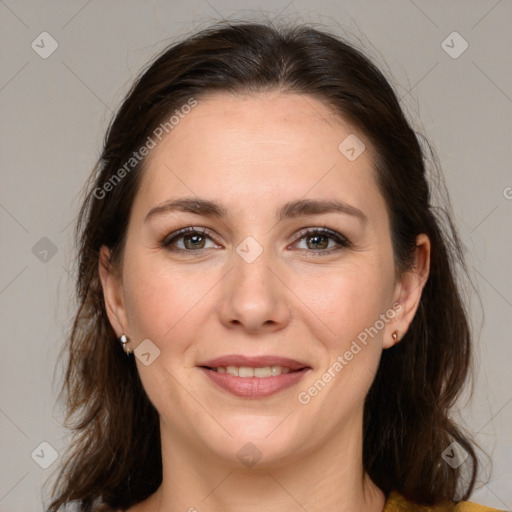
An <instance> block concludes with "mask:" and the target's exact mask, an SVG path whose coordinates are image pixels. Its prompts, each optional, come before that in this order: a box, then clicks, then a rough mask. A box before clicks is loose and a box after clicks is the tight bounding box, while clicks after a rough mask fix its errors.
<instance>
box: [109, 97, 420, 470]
mask: <svg viewBox="0 0 512 512" xmlns="http://www.w3.org/2000/svg"><path fill="white" fill-rule="evenodd" d="M354 135H355V136H357V137H358V139H359V141H362V142H364V144H365V145H366V150H364V151H363V152H362V153H361V154H360V155H359V156H358V157H357V158H356V159H355V160H354V159H353V158H351V159H349V158H347V156H346V155H347V154H348V155H349V156H351V157H352V156H353V155H352V153H351V152H350V150H348V151H349V152H348V153H347V152H345V153H343V152H342V151H340V149H339V145H340V143H341V142H342V141H344V140H345V139H346V138H347V137H348V136H352V137H354ZM350 140H352V139H349V141H350ZM354 140H355V139H354ZM343 147H344V146H343V145H342V149H343ZM356 150H357V148H356ZM184 199H190V200H194V201H195V204H190V202H189V203H187V202H186V201H181V203H179V204H178V205H176V204H175V205H174V207H173V206H172V205H171V203H172V202H174V201H176V200H184ZM201 201H208V202H211V203H215V205H211V204H205V203H204V202H203V203H202V202H201ZM335 202H336V204H337V205H338V207H337V208H332V206H333V205H334V204H335ZM180 205H181V206H180ZM184 229H188V230H189V231H185V232H183V230H184ZM103 253H104V254H105V253H106V249H105V248H104V249H103ZM101 276H102V282H103V287H104V291H105V298H106V302H107V310H108V313H109V317H110V320H111V322H112V325H113V326H114V329H115V330H116V331H117V333H118V334H119V335H120V334H121V333H126V334H127V335H128V336H129V338H130V339H131V344H132V348H134V349H136V348H137V346H139V345H140V344H141V342H143V340H150V341H149V342H148V341H145V342H144V343H146V345H141V347H146V348H145V349H144V352H146V353H148V352H149V353H150V355H149V356H145V359H146V360H149V361H151V363H150V364H149V365H147V366H146V365H145V364H144V363H143V361H144V359H143V358H139V357H136V358H135V360H136V364H137V367H138V371H139V374H140V377H141V380H142V383H143V386H144V388H145V390H146V393H147V395H148V397H149V398H150V400H151V402H152V403H153V404H154V406H155V407H156V409H157V410H158V412H159V414H160V418H161V425H162V435H163V436H168V438H170V439H172V440H174V441H176V440H179V442H180V443H181V446H188V447H189V449H190V450H191V451H194V452H195V453H199V454H201V456H202V457H205V458H212V459H218V460H222V461H224V462H227V463H231V462H233V463H237V464H239V455H240V454H239V452H240V450H242V452H241V453H242V455H243V454H244V452H243V450H249V451H250V450H251V449H249V448H247V447H246V444H247V443H252V444H254V445H255V446H256V447H257V450H258V453H259V454H261V460H260V462H259V464H260V465H264V464H275V463H277V462H283V461H288V460H292V459H294V458H296V457H300V456H302V455H304V454H307V453H310V452H312V451H314V450H316V449H319V447H321V446H324V447H325V446H327V445H331V444H333V443H340V442H341V439H344V438H346V436H347V435H352V434H353V433H354V432H357V431H358V430H359V429H360V426H361V421H362V411H363V403H364V398H365V396H366V394H367V392H368V389H369V387H370V386H371V383H372V381H373V378H374V375H375V372H376V370H377V367H378V364H379V358H380V356H381V352H382V350H383V349H385V348H387V347H389V346H390V345H391V344H392V342H393V340H392V332H393V331H394V330H398V331H399V332H400V333H401V334H403V333H404V331H405V330H406V329H407V326H408V325H409V322H410V321H411V319H412V316H413V314H414V311H415V309H416V307H417V302H418V300H419V293H421V281H418V280H415V279H416V278H414V276H413V277H411V276H401V277H398V276H396V275H395V270H394V261H393V251H392V245H391V239H390V226H389V218H388V215H387V211H386V204H385V202H384V199H383V197H382V195H381V194H380V192H379V190H378V187H377V184H376V180H375V176H374V170H373V160H372V156H371V154H370V145H369V142H368V141H366V140H365V138H364V135H363V134H360V133H357V132H355V130H354V129H353V128H351V127H350V126H349V125H348V124H346V123H344V122H343V121H342V120H341V119H339V117H337V116H335V115H334V113H333V112H332V111H331V110H330V109H329V108H328V107H327V106H325V105H324V104H323V103H321V102H319V101H318V100H316V99H314V98H311V97H307V96H303V95H296V94H283V93H278V92H273V93H265V94H263V93H261V94H257V95H253V96H244V97H234V96H227V95H212V96H210V97H207V98H205V99H201V100H200V101H199V102H198V105H197V106H196V107H195V108H193V109H192V111H191V112H190V113H189V114H187V115H186V116H185V117H184V118H183V119H182V120H181V121H180V122H179V124H178V125H177V126H175V127H174V129H173V130H172V131H171V132H170V133H169V134H168V135H167V136H166V138H164V139H163V140H162V142H161V143H159V145H157V147H156V148H155V149H154V150H152V152H151V153H150V155H149V156H148V158H147V160H146V167H145V170H144V173H143V177H142V181H141V185H140V189H139V191H138V193H137V196H136V199H135V201H134V204H133V207H132V211H131V216H130V220H129V226H128V232H127V238H126V244H125V248H124V255H123V262H122V269H121V271H120V272H119V273H118V274H116V273H115V272H108V271H107V270H105V268H103V269H102V270H101ZM397 302H399V304H397ZM148 348H149V350H148ZM158 352H159V355H158V357H155V356H156V355H157V354H158ZM228 366H229V367H230V368H227V367H228ZM240 367H241V369H240ZM237 372H238V376H236V374H237ZM253 374H256V375H255V376H252V377H251V375H253ZM244 447H245V448H244ZM253 450H254V449H253Z"/></svg>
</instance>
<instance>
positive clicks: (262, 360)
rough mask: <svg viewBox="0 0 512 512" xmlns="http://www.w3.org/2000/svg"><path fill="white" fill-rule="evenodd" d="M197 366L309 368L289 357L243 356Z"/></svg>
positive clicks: (212, 360) (206, 362)
mask: <svg viewBox="0 0 512 512" xmlns="http://www.w3.org/2000/svg"><path fill="white" fill-rule="evenodd" d="M197 366H202V367H205V368H218V367H224V368H226V367H228V366H238V367H240V366H247V367H249V368H263V367H265V366H281V367H283V368H289V369H290V370H292V371H293V370H301V369H302V368H309V366H308V365H307V364H305V363H301V362H300V361H296V360H295V359H290V358H288V357H279V356H258V357H246V356H242V355H236V354H233V355H229V356H222V357H218V358H216V359H210V360H209V361H205V362H203V363H199V364H198V365H197Z"/></svg>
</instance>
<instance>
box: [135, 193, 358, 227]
mask: <svg viewBox="0 0 512 512" xmlns="http://www.w3.org/2000/svg"><path fill="white" fill-rule="evenodd" d="M173 212H187V213H195V214H197V215H202V216H204V217H213V218H219V219H223V218H226V217H227V216H228V212H227V210H226V208H225V207H224V206H222V205H221V204H219V203H217V202H215V201H209V200H207V199H201V198H198V197H191V198H187V197H184V198H180V199H175V200H169V201H166V202H165V203H163V204H161V205H159V206H155V207H154V208H152V209H151V210H150V211H149V212H148V214H147V215H146V217H145V219H144V221H145V222H146V221H148V220H149V219H150V218H151V217H154V216H156V215H162V214H166V213H173ZM325 213H342V214H345V215H351V216H353V217H356V218H358V219H359V220H361V221H362V222H363V223H367V222H368V217H367V216H366V215H365V214H364V213H363V212H362V211H361V210H359V209H358V208H356V207H354V206H351V205H349V204H347V203H344V202H343V201H338V200H324V199H298V200H296V201H289V202H288V203H285V204H284V205H283V206H282V207H281V208H280V209H279V210H278V212H277V215H276V217H277V220H278V221H282V220H284V219H288V218H295V217H301V216H305V215H321V214H325Z"/></svg>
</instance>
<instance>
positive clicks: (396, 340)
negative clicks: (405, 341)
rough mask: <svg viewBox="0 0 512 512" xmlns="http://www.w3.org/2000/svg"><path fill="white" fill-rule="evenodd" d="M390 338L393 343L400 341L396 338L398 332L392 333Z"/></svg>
mask: <svg viewBox="0 0 512 512" xmlns="http://www.w3.org/2000/svg"><path fill="white" fill-rule="evenodd" d="M391 337H392V338H393V341H394V342H395V343H398V342H399V341H400V338H399V337H398V331H393V334H392V335H391Z"/></svg>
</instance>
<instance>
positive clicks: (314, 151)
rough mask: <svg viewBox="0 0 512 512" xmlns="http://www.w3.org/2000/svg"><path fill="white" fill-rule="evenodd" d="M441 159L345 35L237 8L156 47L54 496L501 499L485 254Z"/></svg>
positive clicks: (104, 197) (411, 503)
mask: <svg viewBox="0 0 512 512" xmlns="http://www.w3.org/2000/svg"><path fill="white" fill-rule="evenodd" d="M424 160H425V158H424V154H423V151H422V149H421V147H420V145H419V143H418V139H417V137H416V135H415V133H414V132H413V131H412V129H411V128H410V126H409V124H408V122H407V121H406V119H405V117H404V115H403V113H402V111H401V108H400V106H399V104H398V101H397V99H396V96H395V94H394V92H393V91H392V89H391V87H390V85H389V84H388V82H387V81H386V79H385V78H384V77H383V75H382V74H381V73H380V72H379V71H378V70H377V69H376V67H375V66H374V65H373V64H372V63H371V62H369V61H368V59H367V58H366V57H364V56H363V55H362V54H361V53H359V52H358V51H357V50H355V49H354V48H352V47H351V46H350V45H348V44H346V43H344V42H342V41H340V40H339V39H338V38H336V37H334V36H332V35H329V34H327V33H325V32H321V31H318V30H315V29H312V28H308V27H306V26H302V27H295V28H293V27H292V28H280V29H276V28H275V27H272V26H265V25H261V24H249V23H247V24H244V23H241V24H224V25H220V26H214V27H211V28H210V29H207V30H205V31H202V32H200V33H198V34H196V35H194V36H192V37H191V38H189V39H187V40H185V41H183V42H181V43H179V44H176V45H173V46H171V47H170V48H168V49H167V50H166V51H165V52H164V53H163V54H162V55H161V56H159V57H158V58H157V59H156V60H155V62H154V63H152V64H151V66H149V67H148V69H147V70H146V71H145V72H144V73H143V74H142V75H141V77H140V78H139V79H138V80H137V82H136V83H135V85H134V86H133V88H132V90H131V91H130V92H129V94H128V96H127V98H126V99H125V101H124V103H123V104H122V106H121V108H120V110H119V112H118V113H117V115H116V117H115V119H114V120H113V122H112V125H111V127H110V129H109V131H108V134H107V136H106V140H105V147H104V151H103V154H102V156H101V159H100V161H99V163H98V165H97V167H96V169H95V173H94V175H93V177H92V180H91V184H90V188H89V192H88V194H87V198H86V200H85V203H84V205H83V207H82V210H81V216H80V222H79V226H78V235H79V249H80V254H79V275H78V281H77V290H78V297H79V301H80V307H79V310H78V312H77V315H76V318H75V322H74V325H73V329H72V332H71V334H70V338H69V344H68V348H69V362H68V367H67V373H66V390H67V394H68V395H67V396H68V402H67V403H68V411H69V416H68V419H70V418H75V422H74V428H75V430H76V434H77V436H76V439H75V440H74V443H73V445H72V448H71V451H70V452H69V454H68V457H67V460H66V462H65V464H64V465H63V467H62V471H61V474H60V476H59V479H58V482H57V484H58V486H57V489H55V491H54V496H53V498H54V499H53V502H52V504H51V505H50V507H49V508H48V510H49V511H51V512H56V511H57V510H60V508H61V507H62V506H64V505H66V504H68V503H71V502H77V503H78V504H79V507H80V508H79V510H83V511H90V510H128V511H129V512H150V511H157V510H161V511H164V510H165V511H169V512H171V511H172V512H174V511H178V510H183V511H185V510H188V511H195V510H199V511H234V510H237V511H253V510H261V509H267V510H272V511H278V512H279V511H291V510H308V511H316V510H323V511H324V510H329V511H341V510H347V511H349V510H350V511H354V510H364V511H370V512H373V511H375V512H376V511H382V510H385V511H387V512H391V511H398V510H400V511H402V510H404V511H409V510H425V511H426V510H456V511H471V510H490V509H487V508H485V507H480V506H478V505H472V504H469V503H467V502H462V501H461V502H460V503H457V502H458V501H459V500H460V499H462V500H464V499H467V497H468V496H469V494H470V493H471V491H472V489H473V487H474V483H475V479H476V471H477V459H476V456H475V452H474V449H473V447H472V444H471V443H470V441H469V439H468V438H467V437H466V436H465V435H464V433H463V432H462V431H461V430H460V429H459V428H458V427H457V425H456V424H455V423H454V422H453V421H452V419H450V417H449V411H450V408H451V406H452V405H453V403H454V401H455V399H456V397H457V396H458V394H459V392H460V391H461V388H462V386H463V384H464V382H465V380H466V377H467V373H468V367H469V363H470V332H469V328H468V320H467V315H466V311H465V308H464V305H463V303H462V301H461V297H460V293H459V289H458V285H457V280H456V271H457V268H458V266H461V268H464V266H463V256H462V252H461V250H460V243H459V240H458V238H457V234H456V232H455V230H454V229H453V226H452V223H451V219H450V217H449V216H448V215H446V216H445V217H443V216H442V215H441V214H439V213H438V210H436V209H435V207H434V206H433V205H432V203H431V198H430V191H429V185H428V179H427V178H428V177H427V176H426V169H425V163H424ZM121 348H122V349H123V350H124V352H125V353H126V354H125V353H123V350H122V349H121Z"/></svg>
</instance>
